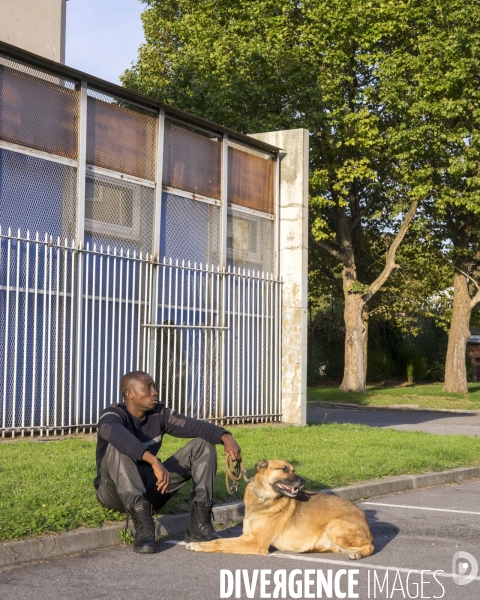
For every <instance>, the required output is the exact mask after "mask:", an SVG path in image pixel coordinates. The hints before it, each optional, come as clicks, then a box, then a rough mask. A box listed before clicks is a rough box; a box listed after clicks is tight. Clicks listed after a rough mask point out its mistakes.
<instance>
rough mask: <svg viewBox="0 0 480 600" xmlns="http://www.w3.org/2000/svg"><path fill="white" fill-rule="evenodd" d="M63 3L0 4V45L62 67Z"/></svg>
mask: <svg viewBox="0 0 480 600" xmlns="http://www.w3.org/2000/svg"><path fill="white" fill-rule="evenodd" d="M65 21H66V0H2V2H1V8H0V41H2V42H6V43H7V44H12V45H13V46H18V47H19V48H23V49H24V50H28V51H29V52H33V53H35V54H38V55H39V56H43V57H44V58H49V59H50V60H55V61H56V62H59V63H62V64H65Z"/></svg>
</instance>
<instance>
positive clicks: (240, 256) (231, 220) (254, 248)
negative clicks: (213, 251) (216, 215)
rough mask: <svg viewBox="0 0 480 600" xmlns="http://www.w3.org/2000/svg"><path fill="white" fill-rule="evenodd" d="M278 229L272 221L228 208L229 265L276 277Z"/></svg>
mask: <svg viewBox="0 0 480 600" xmlns="http://www.w3.org/2000/svg"><path fill="white" fill-rule="evenodd" d="M274 236H275V225H274V221H271V220H270V219H266V218H262V217H257V216H254V215H249V214H245V213H242V212H240V211H235V210H234V209H231V208H229V209H228V213H227V257H228V264H229V265H232V266H234V267H239V268H241V269H247V270H253V271H260V273H273V271H274V257H275V253H274Z"/></svg>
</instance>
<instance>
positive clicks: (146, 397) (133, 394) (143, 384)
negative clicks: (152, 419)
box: [125, 374, 158, 411]
mask: <svg viewBox="0 0 480 600" xmlns="http://www.w3.org/2000/svg"><path fill="white" fill-rule="evenodd" d="M125 401H126V403H127V405H130V407H131V408H132V409H134V410H135V411H147V410H152V409H153V408H155V406H156V405H157V404H158V392H157V390H156V389H155V382H154V381H153V379H152V378H151V377H150V375H146V374H145V375H139V376H138V378H137V379H135V380H134V381H132V383H131V386H130V389H128V390H127V391H126V393H125Z"/></svg>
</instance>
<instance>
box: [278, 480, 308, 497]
mask: <svg viewBox="0 0 480 600" xmlns="http://www.w3.org/2000/svg"><path fill="white" fill-rule="evenodd" d="M273 485H274V487H275V489H277V490H278V491H279V492H280V493H281V494H284V495H285V496H290V497H291V498H295V497H296V496H297V494H298V492H299V491H300V490H301V489H302V487H303V483H299V484H297V485H287V484H286V483H281V482H280V481H276V482H275V483H274V484H273Z"/></svg>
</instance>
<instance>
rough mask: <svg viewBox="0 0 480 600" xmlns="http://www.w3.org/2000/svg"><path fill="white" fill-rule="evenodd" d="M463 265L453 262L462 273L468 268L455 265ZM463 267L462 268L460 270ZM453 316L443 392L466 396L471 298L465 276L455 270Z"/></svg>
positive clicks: (460, 261)
mask: <svg viewBox="0 0 480 600" xmlns="http://www.w3.org/2000/svg"><path fill="white" fill-rule="evenodd" d="M457 261H458V262H459V263H463V262H464V261H462V260H461V259H460V260H459V259H457V260H456V261H455V266H458V267H459V268H460V269H461V270H462V271H464V272H466V270H467V268H468V266H465V265H463V264H462V265H461V267H460V266H459V265H457ZM462 267H463V268H462ZM453 290H454V292H453V294H454V295H453V314H452V324H451V326H450V332H449V334H448V349H447V360H446V363H445V385H444V388H443V391H444V392H456V393H458V394H467V393H468V387H467V370H466V365H465V352H466V348H467V339H468V338H469V336H470V314H471V312H472V308H471V298H470V294H469V292H468V283H467V278H466V277H465V275H463V274H462V273H460V272H459V271H457V270H455V273H454V280H453Z"/></svg>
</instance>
